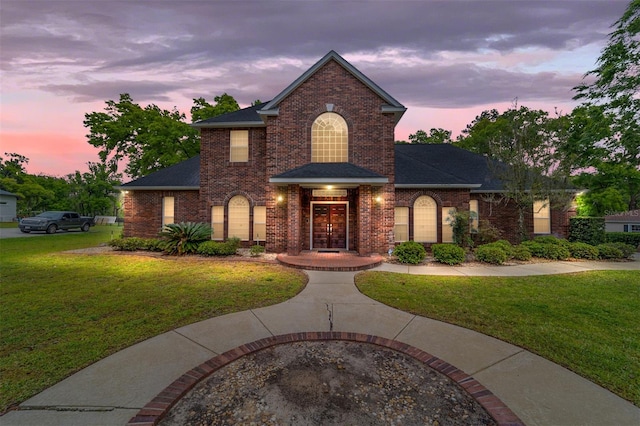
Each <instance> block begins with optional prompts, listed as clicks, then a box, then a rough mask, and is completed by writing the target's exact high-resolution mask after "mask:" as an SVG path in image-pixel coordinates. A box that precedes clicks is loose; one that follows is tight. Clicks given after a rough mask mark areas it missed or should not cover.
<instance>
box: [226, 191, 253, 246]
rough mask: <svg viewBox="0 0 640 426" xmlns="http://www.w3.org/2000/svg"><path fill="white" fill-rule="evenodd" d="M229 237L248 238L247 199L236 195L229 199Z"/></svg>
mask: <svg viewBox="0 0 640 426" xmlns="http://www.w3.org/2000/svg"><path fill="white" fill-rule="evenodd" d="M228 208H229V216H228V217H229V237H230V238H231V237H238V238H240V239H241V240H242V241H247V240H248V239H249V200H247V199H246V198H245V197H243V196H242V195H236V196H235V197H233V198H231V199H230V200H229V205H228Z"/></svg>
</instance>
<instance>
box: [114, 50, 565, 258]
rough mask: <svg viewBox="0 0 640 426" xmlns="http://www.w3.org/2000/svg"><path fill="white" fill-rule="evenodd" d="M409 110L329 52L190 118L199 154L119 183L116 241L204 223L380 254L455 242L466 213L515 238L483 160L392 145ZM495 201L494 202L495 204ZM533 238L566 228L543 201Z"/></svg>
mask: <svg viewBox="0 0 640 426" xmlns="http://www.w3.org/2000/svg"><path fill="white" fill-rule="evenodd" d="M405 110H406V108H405V107H404V106H403V105H402V104H400V102H398V101H397V100H396V99H394V98H393V97H392V96H391V95H389V94H388V93H387V92H385V91H384V90H383V89H382V88H380V87H379V86H378V85H376V84H375V83H374V82H373V81H371V80H370V79H369V78H367V77H366V76H365V75H364V74H362V73H361V72H360V71H358V70H357V69H356V68H354V67H353V66H352V65H351V64H349V63H348V62H347V61H346V60H344V59H343V58H342V57H341V56H340V55H338V54H337V53H335V52H333V51H332V52H329V53H328V54H327V55H326V56H324V57H323V58H322V59H321V60H320V61H318V62H317V63H316V64H315V65H313V66H312V67H311V68H310V69H309V70H308V71H306V72H305V73H304V74H302V76H300V77H299V78H298V79H297V80H295V81H294V82H293V83H292V84H291V85H289V86H288V87H287V88H286V89H284V90H283V91H282V92H281V93H280V94H278V95H277V96H276V97H275V98H273V100H271V101H270V102H266V103H262V104H260V105H255V106H252V107H249V108H245V109H242V110H239V111H236V112H232V113H228V114H224V115H221V116H217V117H214V118H211V119H208V120H203V121H199V122H197V123H194V126H195V127H197V128H199V129H200V131H201V147H200V155H199V156H197V157H194V158H191V159H189V160H187V161H184V162H182V163H180V164H177V165H174V166H172V167H169V168H167V169H164V170H160V171H158V172H156V173H153V174H150V175H148V176H145V177H143V178H140V179H137V180H135V181H132V182H129V183H127V184H124V185H122V186H121V187H120V189H121V190H123V191H125V200H124V210H125V228H124V235H125V236H134V235H135V236H146V237H153V236H155V235H157V233H158V231H159V230H160V229H161V228H162V226H163V225H165V224H168V223H172V222H187V221H192V222H194V221H195V222H207V223H210V224H211V225H212V226H213V230H214V232H213V239H215V240H223V239H226V238H228V237H232V236H237V237H239V238H240V239H241V240H242V241H243V242H244V244H245V245H251V244H255V243H260V244H263V245H266V248H267V250H269V251H272V252H287V253H288V254H290V255H296V254H298V253H300V251H302V250H316V249H320V250H325V249H326V250H354V251H357V252H358V253H359V254H361V255H367V254H370V253H374V252H375V253H386V252H387V251H388V250H389V249H390V248H392V247H393V246H394V244H396V243H398V242H401V241H406V240H414V241H419V242H421V243H424V244H425V245H429V244H431V243H436V242H449V241H451V240H452V232H451V226H449V222H448V221H449V215H450V214H451V212H452V211H454V210H458V211H469V210H471V211H473V212H475V214H476V215H477V216H479V219H480V220H483V219H485V220H488V221H490V222H491V223H492V224H494V225H495V226H497V227H498V228H499V229H501V230H502V231H503V235H504V237H506V238H509V239H511V240H515V238H516V232H517V229H516V227H517V210H516V209H515V207H514V205H513V203H505V202H501V203H496V202H495V200H496V199H500V198H501V197H500V193H501V191H502V184H501V182H500V181H499V180H497V179H495V178H494V177H492V176H491V171H490V170H489V167H488V165H487V160H486V158H485V157H483V156H480V155H477V154H474V153H471V152H469V151H465V150H462V149H459V148H456V147H454V146H452V145H446V144H441V145H396V144H395V143H394V141H395V137H394V129H395V126H396V124H397V123H398V121H399V120H400V118H401V117H402V115H403V114H404V112H405ZM492 200H493V202H492ZM534 210H536V213H535V215H534V213H533V212H531V214H530V215H528V216H527V217H526V223H527V226H528V227H529V230H530V232H531V235H534V233H539V234H550V233H553V234H558V235H565V234H566V230H567V228H568V216H569V214H568V213H567V212H566V211H556V210H552V209H550V208H549V206H548V204H546V203H545V202H544V201H541V202H540V203H537V204H536V206H535V209H534Z"/></svg>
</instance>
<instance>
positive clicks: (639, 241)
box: [606, 232, 640, 247]
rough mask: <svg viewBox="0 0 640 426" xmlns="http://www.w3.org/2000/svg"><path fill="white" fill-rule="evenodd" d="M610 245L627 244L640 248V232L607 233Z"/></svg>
mask: <svg viewBox="0 0 640 426" xmlns="http://www.w3.org/2000/svg"><path fill="white" fill-rule="evenodd" d="M606 236H607V241H606V242H608V243H625V244H629V245H631V246H633V247H640V232H607V234H606Z"/></svg>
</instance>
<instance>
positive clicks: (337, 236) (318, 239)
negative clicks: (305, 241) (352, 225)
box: [311, 203, 348, 249]
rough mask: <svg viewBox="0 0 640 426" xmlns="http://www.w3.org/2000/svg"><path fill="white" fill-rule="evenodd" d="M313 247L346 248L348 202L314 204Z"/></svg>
mask: <svg viewBox="0 0 640 426" xmlns="http://www.w3.org/2000/svg"><path fill="white" fill-rule="evenodd" d="M312 215H313V226H312V229H311V238H312V240H313V241H312V248H313V249H346V248H347V221H348V210H347V204H346V203H336V204H318V203H313V204H312Z"/></svg>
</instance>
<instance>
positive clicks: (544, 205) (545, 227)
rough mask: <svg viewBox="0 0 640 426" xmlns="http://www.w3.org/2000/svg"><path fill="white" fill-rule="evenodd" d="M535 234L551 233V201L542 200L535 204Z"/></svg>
mask: <svg viewBox="0 0 640 426" xmlns="http://www.w3.org/2000/svg"><path fill="white" fill-rule="evenodd" d="M533 233H534V234H550V233H551V208H550V206H549V200H540V201H535V202H534V203H533Z"/></svg>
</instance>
